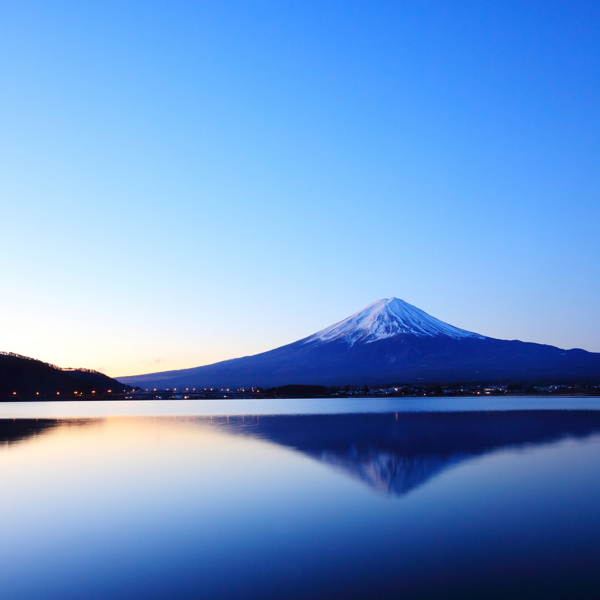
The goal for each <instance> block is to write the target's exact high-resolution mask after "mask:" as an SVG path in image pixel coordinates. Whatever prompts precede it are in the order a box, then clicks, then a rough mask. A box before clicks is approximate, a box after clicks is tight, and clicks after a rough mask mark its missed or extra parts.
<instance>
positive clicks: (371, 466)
mask: <svg viewBox="0 0 600 600" xmlns="http://www.w3.org/2000/svg"><path fill="white" fill-rule="evenodd" d="M215 423H216V421H213V424H215ZM218 425H219V426H220V427H222V428H223V429H225V430H226V431H228V432H230V433H237V434H244V435H251V436H253V437H258V438H261V439H264V440H268V441H270V442H274V443H276V444H280V445H282V446H287V447H290V448H293V449H294V450H297V451H299V452H302V453H304V454H306V455H308V456H311V457H313V458H315V459H317V460H319V461H322V462H325V463H327V464H329V465H332V466H334V467H336V468H339V469H342V470H343V471H345V472H346V473H348V474H350V475H352V476H353V477H357V478H359V479H360V480H362V481H364V482H365V483H366V484H368V485H369V486H371V487H373V488H375V489H377V490H379V491H382V492H384V493H389V494H394V495H402V494H406V493H408V492H409V491H411V490H413V489H415V488H417V487H418V486H420V485H422V484H424V483H425V482H427V481H428V480H429V479H431V478H432V477H435V476H436V475H438V474H439V473H441V472H442V471H444V470H446V469H448V468H449V467H451V466H452V465H455V464H456V463H458V462H461V461H464V460H468V459H471V458H474V457H477V456H481V455H483V454H487V453H489V452H493V451H495V450H499V449H509V448H523V447H526V446H531V445H539V444H546V443H550V442H556V441H558V440H561V439H564V438H567V437H574V438H582V437H587V436H589V435H592V434H594V433H600V411H506V412H462V413H398V414H395V413H392V414H362V415H361V414H352V415H296V416H266V417H264V416H262V417H260V419H259V418H250V417H244V418H243V419H242V417H232V418H229V419H228V420H227V421H226V422H225V421H223V420H219V421H218Z"/></svg>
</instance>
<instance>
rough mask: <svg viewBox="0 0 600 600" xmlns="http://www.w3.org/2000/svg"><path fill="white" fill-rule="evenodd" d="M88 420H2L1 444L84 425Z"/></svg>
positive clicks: (0, 425)
mask: <svg viewBox="0 0 600 600" xmlns="http://www.w3.org/2000/svg"><path fill="white" fill-rule="evenodd" d="M88 422H90V421H86V420H77V421H72V420H61V421H58V420H56V419H0V444H15V443H16V442H21V441H24V440H27V439H29V438H32V437H35V436H38V435H41V434H42V433H45V432H47V431H49V430H51V429H54V428H55V427H61V426H64V425H84V424H86V423H88Z"/></svg>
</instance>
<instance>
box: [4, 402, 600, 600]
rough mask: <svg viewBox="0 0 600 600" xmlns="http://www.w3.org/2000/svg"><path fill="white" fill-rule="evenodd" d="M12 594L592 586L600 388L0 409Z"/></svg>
mask: <svg viewBox="0 0 600 600" xmlns="http://www.w3.org/2000/svg"><path fill="white" fill-rule="evenodd" d="M0 442H1V444H0V473H1V474H2V494H1V495H0V527H1V531H2V543H1V544H0V590H1V595H2V598H6V599H7V600H8V599H11V600H12V599H27V600H30V599H34V598H35V599H40V598H44V599H54V598H56V599H58V598H60V599H63V600H67V599H71V598H73V599H79V598H81V599H99V598H127V599H138V598H139V599H144V600H148V599H163V598H170V599H173V598H175V599H179V598H184V599H185V598H210V599H212V598H214V599H225V598H240V599H241V598H244V599H254V598H256V599H258V598H261V599H270V598H273V599H275V598H286V599H292V600H293V599H300V598H303V599H304V598H306V599H308V598H310V599H319V598H328V599H331V598H340V599H355V598H356V599H359V598H382V599H383V598H405V599H413V598H414V599H424V600H427V599H434V598H444V599H448V598H451V599H454V598H456V599H459V598H460V599H469V598H473V599H475V598H477V599H482V598H483V599H487V598H490V599H496V598H498V599H500V598H502V599H509V598H510V599H512V598H528V599H531V598H544V599H545V600H548V599H553V598H577V599H578V598H589V599H592V598H598V597H600V469H599V466H600V399H593V398H523V397H521V398H519V397H512V398H473V397H470V398H451V399H450V398H449V399H443V398H423V399H418V398H407V399H400V398H398V399H381V400H378V399H352V400H345V399H344V400H342V399H339V400H337V399H326V400H314V399H312V400H263V401H249V400H239V401H231V400H228V401H153V402H151V401H148V402H63V403H55V402H47V403H33V402H32V403H23V404H18V403H3V404H0Z"/></svg>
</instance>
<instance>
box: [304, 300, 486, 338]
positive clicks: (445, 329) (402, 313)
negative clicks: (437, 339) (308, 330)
mask: <svg viewBox="0 0 600 600" xmlns="http://www.w3.org/2000/svg"><path fill="white" fill-rule="evenodd" d="M398 334H410V335H418V336H425V335H427V336H432V337H433V336H438V335H446V336H448V337H451V338H454V339H460V338H478V339H484V337H485V336H483V335H479V334H478V333H472V332H470V331H465V330H464V329H458V327H453V326H452V325H448V323H444V322H443V321H440V320H439V319H436V318H435V317H432V316H431V315H428V314H427V313H426V312H423V311H422V310H420V309H419V308H417V307H416V306H413V305H412V304H409V303H408V302H404V300H400V299H399V298H384V299H383V300H377V302H373V304H369V306H367V307H366V308H364V309H363V310H361V311H359V312H357V313H355V314H353V315H352V316H350V317H348V318H347V319H344V320H343V321H340V322H339V323H336V324H335V325H331V326H330V327H327V328H326V329H323V330H321V331H319V332H317V333H315V334H314V335H311V336H310V337H308V338H306V341H305V343H306V344H308V343H309V342H313V343H314V342H317V343H319V342H330V341H333V340H337V339H344V340H346V341H347V342H348V345H349V346H352V345H354V343H355V342H358V341H360V342H366V343H370V342H376V341H377V340H382V339H384V338H388V337H392V336H394V335H398Z"/></svg>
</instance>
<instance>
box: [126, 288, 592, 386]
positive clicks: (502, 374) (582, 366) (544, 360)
mask: <svg viewBox="0 0 600 600" xmlns="http://www.w3.org/2000/svg"><path fill="white" fill-rule="evenodd" d="M118 379H119V381H122V382H124V383H128V384H130V385H139V386H142V387H147V388H157V389H163V388H171V389H172V388H186V387H189V388H194V387H195V388H211V387H212V388H220V387H229V388H238V387H250V386H260V387H271V386H280V385H286V384H321V385H365V384H367V385H372V384H384V383H441V382H444V383H451V382H475V381H488V382H491V381H552V382H556V381H558V380H564V381H574V380H578V381H584V380H600V354H597V353H591V352H585V351H584V350H561V349H559V348H555V347H554V346H546V345H542V344H533V343H526V342H520V341H508V340H497V339H494V338H489V337H485V336H482V335H479V334H477V333H473V332H469V331H465V330H462V329H458V328H456V327H453V326H452V325H449V324H447V323H444V322H442V321H439V320H438V319H436V318H434V317H432V316H430V315H428V314H427V313H425V312H423V311H421V310H420V309H418V308H416V307H414V306H412V305H410V304H408V303H406V302H404V301H402V300H399V299H397V298H390V299H384V300H379V301H377V302H374V303H373V304H371V305H369V306H367V307H366V308H365V309H363V310H362V311H359V312H358V313H356V314H354V315H352V316H350V317H348V318H347V319H344V320H343V321H340V322H339V323H336V324H335V325H332V326H331V327H327V328H325V329H323V330H322V331H319V332H317V333H315V334H313V335H311V336H309V337H307V338H304V339H302V340H299V341H297V342H294V343H292V344H288V345H286V346H282V347H280V348H276V349H274V350H270V351H268V352H263V353H261V354H257V355H255V356H247V357H244V358H237V359H232V360H227V361H223V362H219V363H215V364H213V365H207V366H203V367H196V368H193V369H183V370H178V371H166V372H162V373H150V374H147V375H138V376H132V377H119V378H118Z"/></svg>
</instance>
